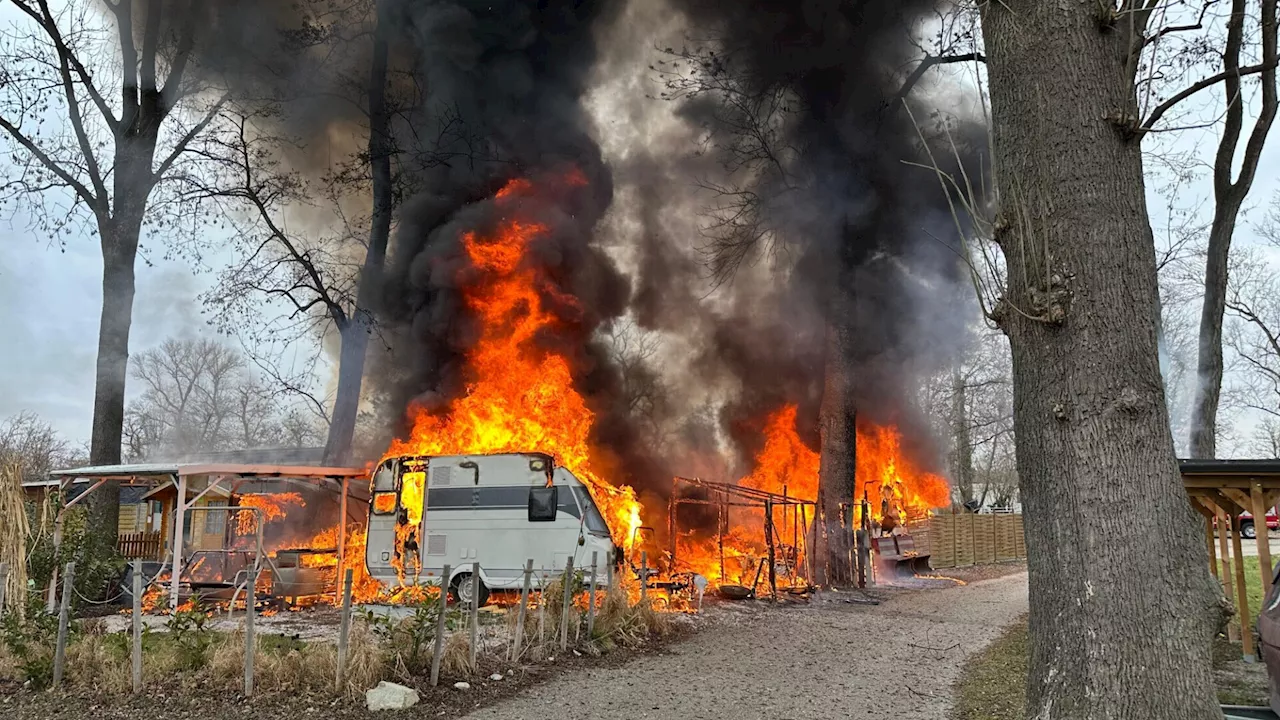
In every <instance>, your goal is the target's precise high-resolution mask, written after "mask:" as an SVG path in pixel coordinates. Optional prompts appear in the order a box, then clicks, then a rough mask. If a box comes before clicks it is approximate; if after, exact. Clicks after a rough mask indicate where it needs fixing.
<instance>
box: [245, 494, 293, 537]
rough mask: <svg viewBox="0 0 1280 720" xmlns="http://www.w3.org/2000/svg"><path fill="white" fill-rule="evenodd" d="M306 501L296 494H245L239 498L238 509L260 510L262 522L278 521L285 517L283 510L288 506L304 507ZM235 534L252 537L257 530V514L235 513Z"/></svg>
mask: <svg viewBox="0 0 1280 720" xmlns="http://www.w3.org/2000/svg"><path fill="white" fill-rule="evenodd" d="M306 504H307V503H306V501H304V500H303V499H302V495H301V494H300V493H296V492H288V493H272V494H269V495H268V494H257V493H245V494H244V495H241V496H240V507H251V508H258V509H259V510H261V513H260V514H261V515H262V519H263V521H264V522H271V521H272V520H279V519H280V518H282V517H284V516H285V513H286V512H287V511H286V510H285V508H286V507H287V506H289V505H296V506H298V507H304V506H305V505H306ZM237 515H238V517H237V518H236V532H237V533H239V534H240V535H252V534H253V533H254V532H256V530H257V523H258V515H259V513H253V512H242V513H237Z"/></svg>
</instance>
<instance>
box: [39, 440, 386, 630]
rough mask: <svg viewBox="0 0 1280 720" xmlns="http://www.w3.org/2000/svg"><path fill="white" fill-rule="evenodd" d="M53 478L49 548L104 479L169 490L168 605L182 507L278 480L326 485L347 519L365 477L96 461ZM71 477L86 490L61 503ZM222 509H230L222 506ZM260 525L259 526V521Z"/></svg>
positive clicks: (348, 471)
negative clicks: (356, 482)
mask: <svg viewBox="0 0 1280 720" xmlns="http://www.w3.org/2000/svg"><path fill="white" fill-rule="evenodd" d="M50 475H51V477H52V478H53V479H55V480H57V481H58V488H59V490H61V491H62V492H61V493H60V495H61V497H62V498H64V503H65V504H64V505H63V506H62V507H61V508H60V509H59V510H58V516H57V519H56V520H55V523H54V532H53V544H54V549H55V552H56V551H57V549H58V548H59V547H60V545H61V543H62V526H63V520H64V518H65V516H66V513H67V510H68V509H70V508H71V507H72V506H74V505H75V504H77V503H79V502H81V501H83V500H84V499H85V498H87V497H89V496H90V495H92V494H93V493H94V492H95V491H96V490H98V489H99V488H101V487H103V486H104V485H106V484H107V483H109V482H120V481H123V480H133V481H135V482H139V483H150V484H152V485H154V486H155V489H154V490H153V492H154V491H156V490H161V489H163V488H165V487H168V486H173V487H174V488H175V491H176V492H175V495H176V500H175V506H174V509H173V522H171V523H169V527H170V528H171V529H172V533H171V534H170V536H169V538H168V540H169V547H170V548H171V563H172V564H171V566H170V574H169V607H170V609H173V608H176V607H177V606H178V580H179V575H180V574H181V570H182V557H183V547H182V546H183V531H184V524H185V522H186V515H187V511H189V510H191V509H192V508H193V507H194V506H195V504H196V503H197V502H198V501H199V500H200V499H201V498H202V497H204V496H205V495H206V494H208V493H209V492H211V491H214V490H215V489H217V488H222V489H223V490H224V491H227V490H229V491H230V492H232V493H234V492H235V491H236V490H237V488H239V486H240V485H242V484H244V483H246V482H260V481H264V480H266V481H278V482H281V483H302V484H307V485H311V486H319V487H327V488H329V489H331V490H334V491H336V492H337V493H338V494H339V511H338V512H339V517H340V518H341V519H342V522H343V523H345V522H346V520H347V507H348V498H349V496H350V490H351V480H352V479H356V478H363V477H366V471H365V470H362V469H360V468H342V467H305V466H292V465H259V464H255V465H236V464H209V463H154V464H139V465H98V466H91V467H82V468H73V469H69V470H56V471H54V472H52V473H50ZM77 481H88V482H90V483H92V484H91V485H90V486H89V487H88V489H86V490H85V491H84V492H82V493H80V494H79V495H77V496H76V497H75V498H74V499H73V500H71V501H70V502H66V501H65V498H66V497H67V493H66V491H67V489H68V488H70V487H71V486H72V485H73V484H74V483H76V482H77ZM227 511H231V512H233V511H234V508H228V509H227ZM259 527H261V524H259ZM345 545H346V532H339V533H338V562H339V563H341V562H342V561H343V560H344V559H345V553H346V547H345ZM57 583H58V572H57V568H56V567H55V568H54V573H53V577H51V578H50V580H49V590H48V596H47V603H48V604H49V605H50V607H52V603H53V602H54V597H55V596H56V593H57Z"/></svg>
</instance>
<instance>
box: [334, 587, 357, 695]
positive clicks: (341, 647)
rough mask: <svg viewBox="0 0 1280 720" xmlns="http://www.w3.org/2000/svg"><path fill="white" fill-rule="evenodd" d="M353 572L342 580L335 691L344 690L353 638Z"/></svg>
mask: <svg viewBox="0 0 1280 720" xmlns="http://www.w3.org/2000/svg"><path fill="white" fill-rule="evenodd" d="M352 575H353V571H352V569H351V568H347V571H346V573H344V575H343V578H342V620H341V621H340V624H339V625H338V672H337V673H335V674H334V678H333V689H334V690H335V691H339V690H341V689H342V681H343V679H344V677H345V676H346V674H347V644H348V642H349V641H350V637H351V581H352Z"/></svg>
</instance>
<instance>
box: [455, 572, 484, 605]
mask: <svg viewBox="0 0 1280 720" xmlns="http://www.w3.org/2000/svg"><path fill="white" fill-rule="evenodd" d="M471 590H472V585H471V573H461V574H459V575H458V576H457V577H455V578H454V579H453V582H451V583H449V594H450V595H452V596H453V601H454V602H456V603H458V604H459V605H462V606H463V607H471ZM488 602H489V588H487V587H485V584H484V581H483V580H481V581H480V599H479V602H478V603H477V605H479V606H481V607H484V606H485V605H486V604H487V603H488Z"/></svg>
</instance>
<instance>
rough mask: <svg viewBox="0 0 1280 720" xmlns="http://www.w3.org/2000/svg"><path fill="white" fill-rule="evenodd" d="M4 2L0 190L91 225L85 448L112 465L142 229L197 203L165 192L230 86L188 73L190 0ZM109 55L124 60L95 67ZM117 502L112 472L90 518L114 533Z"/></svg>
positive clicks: (68, 224)
mask: <svg viewBox="0 0 1280 720" xmlns="http://www.w3.org/2000/svg"><path fill="white" fill-rule="evenodd" d="M11 5H12V6H13V7H14V8H16V9H17V10H18V11H19V12H20V13H21V15H22V18H21V19H20V20H19V22H18V23H17V25H16V27H15V29H14V32H13V34H11V35H9V36H8V37H7V38H5V42H4V43H3V45H2V46H0V68H2V69H0V128H3V130H4V136H5V137H6V138H7V139H8V141H9V144H10V146H11V148H12V150H13V164H14V167H15V171H16V172H15V176H13V177H10V178H8V182H5V183H4V184H3V185H0V189H2V190H3V191H4V192H5V193H6V195H7V196H8V197H9V198H12V199H15V200H17V201H19V202H24V203H27V204H28V206H29V207H30V208H31V209H32V210H33V212H32V213H31V217H32V218H33V219H34V222H35V223H37V224H38V225H39V226H40V227H41V228H42V229H43V230H44V231H46V232H48V233H50V234H51V235H52V236H53V237H55V238H56V239H57V240H58V241H65V239H66V238H65V236H67V235H70V234H72V232H73V230H74V229H76V228H77V226H78V224H82V225H85V226H87V228H88V229H89V230H90V231H91V232H93V233H96V234H97V236H98V239H99V242H100V245H101V249H102V263H103V273H102V314H101V318H100V321H99V331H98V355H97V371H96V379H95V389H94V402H93V427H92V438H91V442H90V460H91V462H93V463H95V464H112V463H118V462H120V452H121V431H122V425H123V422H124V397H125V379H126V376H127V367H128V359H129V330H130V325H131V323H132V318H133V296H134V265H135V262H136V259H137V256H138V247H139V242H140V236H141V235H142V233H143V230H144V228H147V227H150V228H152V229H154V230H158V231H160V232H163V233H166V234H170V233H176V232H183V231H184V230H189V229H190V228H191V223H190V222H189V221H190V220H192V219H193V218H194V216H195V214H196V213H197V212H198V208H197V207H195V206H193V205H188V204H183V203H170V202H166V200H173V199H174V198H175V195H174V194H172V192H171V191H173V190H174V189H175V186H176V185H178V184H180V182H181V181H180V178H182V177H183V176H184V175H185V174H186V173H191V172H196V171H194V170H193V169H192V168H191V167H190V165H191V164H192V163H195V162H198V156H197V155H194V154H193V153H190V152H189V151H190V150H192V149H193V145H194V144H196V143H197V141H198V139H199V138H200V136H201V134H202V133H204V131H205V130H206V129H207V128H208V126H209V125H210V124H211V123H212V122H214V120H215V119H216V118H217V116H218V113H219V111H220V110H221V108H222V106H223V104H224V103H225V102H226V99H227V96H226V95H225V94H223V93H221V92H219V91H218V90H217V89H216V88H212V87H209V86H207V85H197V84H196V83H193V82H191V81H190V79H189V78H188V64H189V61H190V59H191V54H192V50H193V47H194V45H195V33H196V28H195V15H194V13H193V12H192V9H193V6H192V5H190V4H187V5H186V6H185V7H183V8H179V9H178V10H177V11H176V12H175V13H174V16H173V17H164V10H163V8H165V7H166V6H167V3H165V2H162V1H161V0H106V1H105V2H103V3H102V4H101V7H105V9H106V11H107V16H108V17H107V19H106V23H105V24H106V27H103V20H102V16H100V15H99V12H100V10H99V7H100V6H99V4H98V3H92V2H87V1H84V0H71V1H70V2H67V3H51V2H49V1H48V0H13V1H12V3H11ZM105 38H110V39H109V40H108V39H105ZM104 54H105V57H113V58H115V59H117V60H118V61H119V65H114V63H107V64H106V66H104V64H103V63H101V62H100V60H101V58H103V57H104ZM108 83H115V84H116V87H115V90H112V89H111V88H110V87H108V85H107V84H108ZM193 156H194V157H196V158H197V159H193ZM118 507H119V487H118V485H117V484H116V483H115V482H111V483H108V484H107V485H106V486H104V487H103V488H101V489H100V490H99V491H98V492H97V493H96V494H95V497H94V498H93V503H92V513H93V526H94V527H96V528H99V529H100V530H102V531H103V532H102V536H103V537H106V538H114V536H115V529H116V523H117V518H118ZM112 542H114V540H112Z"/></svg>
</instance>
